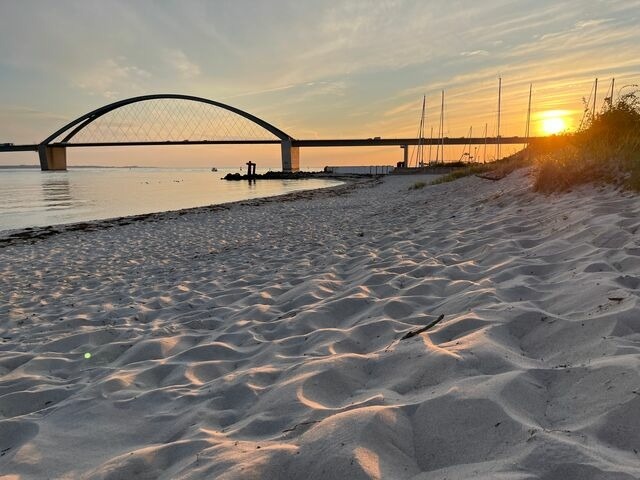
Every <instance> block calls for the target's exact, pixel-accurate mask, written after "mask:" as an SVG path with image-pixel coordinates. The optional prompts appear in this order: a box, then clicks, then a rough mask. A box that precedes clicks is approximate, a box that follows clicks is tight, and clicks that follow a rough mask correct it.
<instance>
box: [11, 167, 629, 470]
mask: <svg viewBox="0 0 640 480" xmlns="http://www.w3.org/2000/svg"><path fill="white" fill-rule="evenodd" d="M421 179H423V180H426V178H424V177H419V176H403V175H398V176H387V177H384V178H381V179H377V180H375V181H374V180H371V181H370V182H364V183H362V184H349V185H341V186H339V187H332V188H329V189H322V190H310V191H303V192H296V193H294V194H290V195H286V197H287V198H288V200H291V201H278V200H277V198H278V197H267V198H266V199H261V200H250V201H244V202H236V203H234V204H233V205H232V206H231V207H229V208H225V209H215V211H211V210H207V209H206V208H204V209H203V208H200V209H199V210H198V211H189V212H188V213H186V214H183V215H168V214H164V216H162V215H160V216H162V218H158V221H154V222H147V221H134V222H132V223H130V224H128V225H122V226H120V227H119V228H111V229H101V230H93V231H75V232H73V231H70V232H68V234H61V235H56V236H51V237H48V238H44V239H42V240H40V241H31V242H27V241H25V242H21V243H15V244H13V245H10V246H7V247H5V248H2V249H0V272H1V275H0V292H1V293H0V314H1V315H0V452H2V453H3V455H1V456H0V471H2V472H3V473H6V474H8V475H16V476H20V477H21V478H25V479H29V478H42V477H44V476H50V477H55V478H96V479H107V478H116V477H118V478H135V477H136V476H137V475H140V472H144V474H145V475H147V476H149V477H153V478H165V479H169V478H192V479H206V478H228V479H235V478H238V479H239V478H242V479H261V478H290V479H293V480H297V479H300V480H302V479H305V480H316V479H318V480H319V479H322V480H324V479H330V480H338V479H343V478H354V479H379V478H394V479H401V480H427V479H431V478H479V479H490V478H509V479H511V478H519V479H525V478H526V479H533V478H536V479H540V480H552V479H555V478H561V477H562V478H568V479H569V478H570V479H578V478H579V479H581V480H582V479H585V480H596V479H601V478H616V479H617V480H631V479H633V478H638V477H639V476H640V464H639V463H638V455H639V454H638V451H640V449H639V448H638V446H639V445H640V420H639V417H638V415H637V412H638V408H640V396H639V395H638V385H640V373H639V372H640V369H639V368H638V367H639V365H640V360H639V358H640V327H638V316H639V315H640V280H638V279H639V278H640V242H638V240H637V238H638V237H637V232H638V231H640V197H638V196H637V195H633V194H630V193H628V192H623V191H619V190H616V189H614V188H612V187H609V186H594V185H587V186H583V187H580V188H576V189H574V190H573V191H572V192H569V193H564V194H553V195H548V196H545V195H542V194H538V193H535V192H533V191H532V190H531V183H532V178H531V176H530V175H529V170H527V169H522V170H517V171H514V172H512V173H510V174H509V175H508V176H507V177H505V178H503V179H501V180H499V181H490V180H484V179H481V178H477V177H465V178H462V179H459V180H457V181H455V182H450V183H444V184H439V185H427V186H425V187H424V188H421V189H417V190H416V189H413V190H410V187H411V186H412V185H413V184H414V183H415V182H416V181H418V180H421ZM332 189H342V190H340V192H342V194H335V191H329V190H332ZM256 205H259V206H260V208H254V207H255V206H256ZM160 216H159V217H160ZM87 354H89V355H88V356H87Z"/></svg>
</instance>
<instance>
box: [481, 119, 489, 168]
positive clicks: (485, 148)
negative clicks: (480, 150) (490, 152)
mask: <svg viewBox="0 0 640 480" xmlns="http://www.w3.org/2000/svg"><path fill="white" fill-rule="evenodd" d="M488 126H489V124H488V123H485V124H484V154H483V155H482V163H487V127H488Z"/></svg>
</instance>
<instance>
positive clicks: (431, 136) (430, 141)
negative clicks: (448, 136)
mask: <svg viewBox="0 0 640 480" xmlns="http://www.w3.org/2000/svg"><path fill="white" fill-rule="evenodd" d="M432 143H433V125H431V135H429V165H431V144H432Z"/></svg>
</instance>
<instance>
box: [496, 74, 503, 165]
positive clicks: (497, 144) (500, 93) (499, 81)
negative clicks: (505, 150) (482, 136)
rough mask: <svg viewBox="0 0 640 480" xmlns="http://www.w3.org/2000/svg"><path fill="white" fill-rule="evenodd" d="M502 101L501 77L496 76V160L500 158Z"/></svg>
mask: <svg viewBox="0 0 640 480" xmlns="http://www.w3.org/2000/svg"><path fill="white" fill-rule="evenodd" d="M501 101H502V77H498V134H497V139H496V160H500V103H501Z"/></svg>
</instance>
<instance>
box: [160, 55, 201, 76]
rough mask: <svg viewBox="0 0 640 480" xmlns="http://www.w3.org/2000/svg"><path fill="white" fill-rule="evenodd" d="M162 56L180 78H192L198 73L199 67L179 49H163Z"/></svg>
mask: <svg viewBox="0 0 640 480" xmlns="http://www.w3.org/2000/svg"><path fill="white" fill-rule="evenodd" d="M164 58H165V60H166V62H167V64H168V65H169V66H170V67H172V68H173V69H174V70H175V71H176V72H178V74H179V75H180V76H181V77H182V78H193V77H197V76H198V75H200V67H199V66H198V65H196V64H195V63H193V62H192V61H191V60H189V58H187V55H186V54H185V53H184V52H183V51H182V50H179V49H165V51H164Z"/></svg>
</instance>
